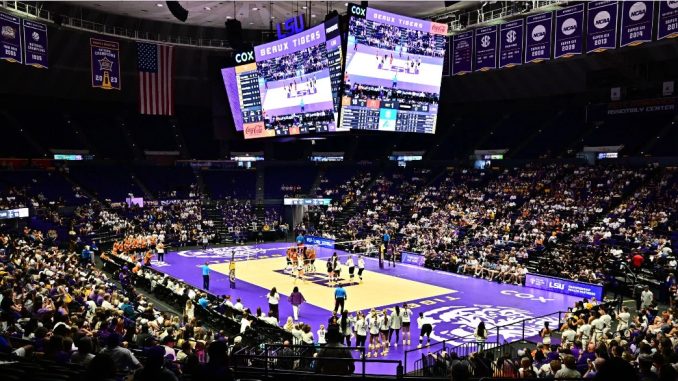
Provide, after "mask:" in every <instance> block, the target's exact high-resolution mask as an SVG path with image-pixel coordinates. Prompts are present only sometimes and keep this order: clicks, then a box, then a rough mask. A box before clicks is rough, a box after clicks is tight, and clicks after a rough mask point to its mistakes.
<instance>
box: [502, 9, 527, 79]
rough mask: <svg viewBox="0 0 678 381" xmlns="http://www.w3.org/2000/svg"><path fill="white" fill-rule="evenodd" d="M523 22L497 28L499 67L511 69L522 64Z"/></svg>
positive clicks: (510, 23) (513, 22)
mask: <svg viewBox="0 0 678 381" xmlns="http://www.w3.org/2000/svg"><path fill="white" fill-rule="evenodd" d="M524 30H525V24H524V23H523V20H516V21H512V22H509V23H506V24H502V25H500V26H499V67H500V68H501V67H511V66H516V65H520V64H522V63H523V31H524Z"/></svg>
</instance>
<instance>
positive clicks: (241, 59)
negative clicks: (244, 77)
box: [234, 50, 254, 64]
mask: <svg viewBox="0 0 678 381" xmlns="http://www.w3.org/2000/svg"><path fill="white" fill-rule="evenodd" d="M234 58H235V62H236V63H237V64H244V63H248V62H254V51H251V50H250V51H249V52H240V53H236V54H235V56H234Z"/></svg>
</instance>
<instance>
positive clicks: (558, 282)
mask: <svg viewBox="0 0 678 381" xmlns="http://www.w3.org/2000/svg"><path fill="white" fill-rule="evenodd" d="M525 287H530V288H536V289H539V290H545V291H552V292H557V293H559V294H565V295H572V296H579V297H582V298H591V297H594V296H595V297H596V299H598V300H602V299H603V286H601V285H598V284H591V283H584V282H576V281H573V280H567V279H562V278H555V277H550V276H544V275H536V274H532V273H528V274H527V275H526V276H525Z"/></svg>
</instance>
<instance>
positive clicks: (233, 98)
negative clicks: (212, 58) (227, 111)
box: [221, 50, 264, 131]
mask: <svg viewBox="0 0 678 381" xmlns="http://www.w3.org/2000/svg"><path fill="white" fill-rule="evenodd" d="M234 58H235V61H236V64H237V66H235V67H228V68H225V69H221V76H222V77H223V79H224V86H225V87H226V95H227V96H228V103H229V105H230V107H231V114H232V115H233V122H234V124H235V129H236V131H244V130H250V131H257V130H260V129H263V126H264V122H263V120H264V119H263V116H262V112H261V99H260V98H259V79H258V73H257V65H256V63H255V62H254V52H253V51H251V50H250V51H247V52H239V53H236V54H235V55H234Z"/></svg>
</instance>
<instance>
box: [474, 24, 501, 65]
mask: <svg viewBox="0 0 678 381" xmlns="http://www.w3.org/2000/svg"><path fill="white" fill-rule="evenodd" d="M475 42H476V59H475V68H474V70H475V71H485V70H490V69H496V68H497V26H496V25H492V26H486V27H483V28H478V29H476V30H475Z"/></svg>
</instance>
